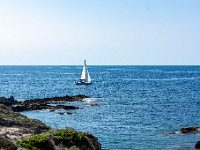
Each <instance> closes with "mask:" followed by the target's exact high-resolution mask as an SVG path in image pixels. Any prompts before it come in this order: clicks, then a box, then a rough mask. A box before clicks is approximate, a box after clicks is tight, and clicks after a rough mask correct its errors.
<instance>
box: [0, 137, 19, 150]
mask: <svg viewBox="0 0 200 150" xmlns="http://www.w3.org/2000/svg"><path fill="white" fill-rule="evenodd" d="M0 149H2V150H17V146H16V145H15V144H14V143H13V142H11V141H10V140H8V139H7V138H6V137H0Z"/></svg>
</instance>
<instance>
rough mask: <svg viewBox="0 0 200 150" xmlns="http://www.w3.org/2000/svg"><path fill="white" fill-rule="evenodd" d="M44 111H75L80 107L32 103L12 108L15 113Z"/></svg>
mask: <svg viewBox="0 0 200 150" xmlns="http://www.w3.org/2000/svg"><path fill="white" fill-rule="evenodd" d="M42 109H48V110H50V111H55V110H57V109H64V110H74V109H79V107H76V106H65V105H56V106H51V105H48V104H35V103H33V104H32V102H30V103H25V104H24V105H23V104H21V105H16V106H13V107H12V110H13V111H15V112H22V111H32V110H42Z"/></svg>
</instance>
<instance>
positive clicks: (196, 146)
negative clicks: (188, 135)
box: [195, 141, 200, 149]
mask: <svg viewBox="0 0 200 150" xmlns="http://www.w3.org/2000/svg"><path fill="white" fill-rule="evenodd" d="M195 148H196V149H200V141H197V143H196V144H195Z"/></svg>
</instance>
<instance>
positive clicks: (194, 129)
mask: <svg viewBox="0 0 200 150" xmlns="http://www.w3.org/2000/svg"><path fill="white" fill-rule="evenodd" d="M180 133H182V134H188V133H200V128H199V127H188V128H181V130H180Z"/></svg>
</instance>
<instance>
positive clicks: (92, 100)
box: [82, 98, 96, 102]
mask: <svg viewBox="0 0 200 150" xmlns="http://www.w3.org/2000/svg"><path fill="white" fill-rule="evenodd" d="M95 101H96V99H95V98H84V99H83V100H82V102H95Z"/></svg>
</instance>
